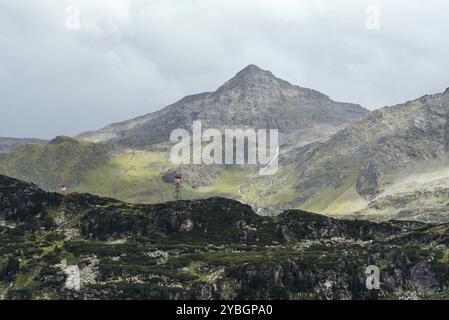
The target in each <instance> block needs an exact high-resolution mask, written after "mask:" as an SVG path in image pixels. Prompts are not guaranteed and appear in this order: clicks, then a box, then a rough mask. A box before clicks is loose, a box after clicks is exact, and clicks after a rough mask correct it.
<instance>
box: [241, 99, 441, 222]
mask: <svg viewBox="0 0 449 320" xmlns="http://www.w3.org/2000/svg"><path fill="white" fill-rule="evenodd" d="M448 119H449V90H446V91H445V92H444V93H441V94H436V95H428V96H424V97H422V98H419V99H417V100H414V101H409V102H407V103H405V104H401V105H397V106H393V107H386V108H382V109H378V110H376V111H374V112H372V113H371V114H369V115H367V116H366V117H364V118H363V119H361V120H360V121H357V122H356V123H354V124H352V125H350V126H348V127H347V128H345V129H343V130H341V131H340V132H338V133H336V134H335V135H333V136H332V137H331V138H330V139H329V140H328V141H325V142H321V143H314V144H311V145H308V146H305V147H302V148H298V149H296V150H295V151H294V152H292V153H291V154H289V155H286V156H285V157H284V158H283V162H282V163H283V170H282V171H283V172H282V171H281V172H279V173H278V175H277V176H276V177H273V178H271V185H270V186H269V187H266V188H259V191H260V190H262V191H263V192H264V193H266V194H270V195H271V196H272V197H273V198H276V197H278V198H280V199H285V198H286V197H288V198H289V199H288V201H286V202H290V204H288V205H287V207H298V206H299V207H302V208H305V209H308V210H313V211H318V212H323V213H328V214H345V213H348V212H357V213H359V214H361V215H371V216H373V217H375V216H376V215H380V216H383V217H389V216H390V217H391V216H397V215H398V214H400V215H402V216H403V217H407V218H416V217H419V218H420V219H421V220H426V219H428V218H429V216H427V217H426V216H425V215H424V216H422V214H424V212H423V210H424V211H425V210H430V211H431V213H433V215H432V217H434V218H435V215H436V212H437V211H438V212H440V213H441V212H447V209H448V208H447V204H448V202H449V198H448V197H447V194H448V191H449V189H448V188H449V179H448V178H449V158H448V146H449V122H448ZM266 185H267V183H266V182H265V183H264V181H260V180H259V181H257V182H254V183H252V184H249V187H251V188H254V189H255V190H257V188H258V186H266ZM259 191H256V194H255V195H253V197H257V192H259ZM282 195H283V196H282ZM401 199H402V200H401ZM266 201H267V202H269V201H270V199H269V197H267V198H266ZM284 203H285V202H284ZM393 203H396V204H395V205H392V204H393ZM441 218H442V219H446V220H447V219H448V217H447V215H442V217H441ZM446 220H445V221H446Z"/></svg>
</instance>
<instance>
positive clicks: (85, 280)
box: [0, 176, 449, 299]
mask: <svg viewBox="0 0 449 320" xmlns="http://www.w3.org/2000/svg"><path fill="white" fill-rule="evenodd" d="M448 244H449V224H439V225H437V224H424V223H419V222H404V221H400V222H399V221H390V222H384V223H374V222H368V221H357V220H352V221H351V220H337V219H332V218H328V217H325V216H321V215H317V214H313V213H308V212H304V211H299V210H291V211H285V212H284V213H282V214H281V215H279V216H278V217H261V216H258V215H257V214H255V213H254V212H253V210H252V209H251V207H249V206H247V205H243V204H241V203H239V202H237V201H233V200H228V199H223V198H211V199H206V200H196V201H179V202H169V203H164V204H155V205H138V204H127V203H123V202H120V201H117V200H114V199H108V198H101V197H97V196H92V195H89V194H70V195H68V196H65V197H63V196H62V195H60V194H57V193H48V192H45V191H42V190H41V189H39V188H38V187H36V186H35V185H32V184H28V183H24V182H21V181H19V180H15V179H11V178H8V177H6V176H0V297H1V298H3V299H401V298H446V297H449V291H448V285H449V250H448ZM369 265H376V266H378V267H379V269H380V272H381V274H380V277H381V278H380V281H381V284H380V289H379V290H376V289H374V290H368V289H367V288H366V286H365V282H366V277H367V276H366V274H365V268H366V267H367V266H369Z"/></svg>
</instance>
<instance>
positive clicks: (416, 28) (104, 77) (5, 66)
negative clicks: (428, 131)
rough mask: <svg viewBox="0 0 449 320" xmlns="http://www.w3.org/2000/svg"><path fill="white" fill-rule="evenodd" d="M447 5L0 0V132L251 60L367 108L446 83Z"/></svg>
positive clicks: (52, 124)
mask: <svg viewBox="0 0 449 320" xmlns="http://www.w3.org/2000/svg"><path fill="white" fill-rule="evenodd" d="M448 12H449V2H448V1H445V0H427V1H422V0H385V1H376V0H371V1H364V0H329V1H326V0H304V1H300V0H297V1H294V0H272V1H263V0H172V1H166V0H145V1H144V0H0V136H14V137H40V138H51V137H53V136H56V135H60V134H65V135H74V134H77V133H80V132H82V131H84V130H89V129H97V128H99V127H102V126H103V125H106V124H108V123H110V122H116V121H121V120H126V119H129V118H132V117H135V116H139V115H143V114H146V113H149V112H152V111H155V110H157V109H160V108H162V107H164V106H166V105H168V104H170V103H173V102H175V101H176V100H178V99H180V98H181V97H183V96H185V95H187V94H192V93H198V92H204V91H211V90H215V89H216V88H217V87H218V86H220V85H221V84H222V83H223V82H224V81H226V80H227V79H229V78H231V77H232V76H233V75H234V74H235V73H236V72H237V71H239V70H240V69H242V68H243V67H245V66H246V65H248V64H251V63H253V64H257V65H259V66H260V67H261V68H263V69H268V70H270V71H272V72H273V73H274V74H275V75H277V76H278V77H281V78H283V79H285V80H288V81H290V82H292V83H294V84H298V85H301V86H304V87H309V88H314V89H316V90H319V91H322V92H324V93H326V94H328V95H329V96H330V97H331V98H333V99H334V100H339V101H345V102H354V103H360V104H362V105H363V106H365V107H367V108H369V109H374V108H377V107H381V106H384V105H392V104H396V103H400V102H404V101H406V100H411V99H414V98H416V97H419V96H421V95H424V94H427V93H436V92H441V91H444V90H445V89H446V88H447V87H449V72H448V70H449V59H448V57H449V42H448V41H447V37H448V34H449V23H448V21H447V14H448ZM78 13H79V16H78ZM78 17H79V19H78ZM78 22H79V24H78Z"/></svg>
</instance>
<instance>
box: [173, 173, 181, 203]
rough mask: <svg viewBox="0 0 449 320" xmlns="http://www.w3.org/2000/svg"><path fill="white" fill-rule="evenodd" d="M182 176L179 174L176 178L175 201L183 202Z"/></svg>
mask: <svg viewBox="0 0 449 320" xmlns="http://www.w3.org/2000/svg"><path fill="white" fill-rule="evenodd" d="M181 182H182V175H180V174H177V175H176V177H175V195H174V200H175V201H177V200H181V189H182V184H181Z"/></svg>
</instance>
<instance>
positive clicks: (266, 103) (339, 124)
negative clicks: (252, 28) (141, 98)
mask: <svg viewBox="0 0 449 320" xmlns="http://www.w3.org/2000/svg"><path fill="white" fill-rule="evenodd" d="M368 113H369V111H368V110H366V109H364V108H362V107H361V106H360V105H356V104H350V103H340V102H335V101H332V100H331V99H329V97H328V96H326V95H324V94H322V93H320V92H318V91H315V90H312V89H306V88H301V87H298V86H294V85H292V84H290V83H289V82H287V81H285V80H282V79H279V78H277V77H275V76H274V75H273V74H272V73H271V72H269V71H265V70H262V69H260V68H259V67H257V66H255V65H249V66H247V67H246V68H244V69H243V70H241V71H240V72H238V73H237V74H236V76H235V77H233V78H232V79H231V80H229V81H227V82H226V83H225V84H224V85H222V86H221V87H220V88H218V89H217V90H216V91H215V92H206V93H200V94H196V95H191V96H187V97H185V98H183V99H181V100H180V101H178V102H176V103H174V104H172V105H170V106H168V107H166V108H163V109H162V110H160V111H156V112H154V113H150V114H148V115H145V116H142V117H138V118H135V119H132V120H129V121H125V122H121V123H117V124H111V125H109V126H107V127H105V128H103V129H100V130H98V131H92V132H85V133H82V134H80V135H79V136H78V138H80V139H83V140H88V141H92V142H113V143H117V144H121V145H124V146H127V147H132V148H142V147H148V146H150V145H153V144H156V143H160V142H167V141H169V137H170V133H171V132H172V131H173V130H174V129H177V128H185V129H189V128H190V127H191V125H192V122H193V121H195V120H201V121H202V122H203V124H204V127H208V128H218V129H223V128H236V127H254V128H256V129H257V128H275V129H279V130H280V132H281V133H283V134H284V135H292V136H295V135H296V138H295V140H296V142H299V143H301V142H302V143H308V142H310V141H314V140H317V139H319V138H321V137H325V136H329V135H330V134H332V133H335V132H336V131H338V130H339V129H341V128H343V127H345V126H346V125H347V124H349V123H352V122H354V121H356V120H358V119H360V118H361V117H363V116H364V115H366V114H368Z"/></svg>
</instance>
